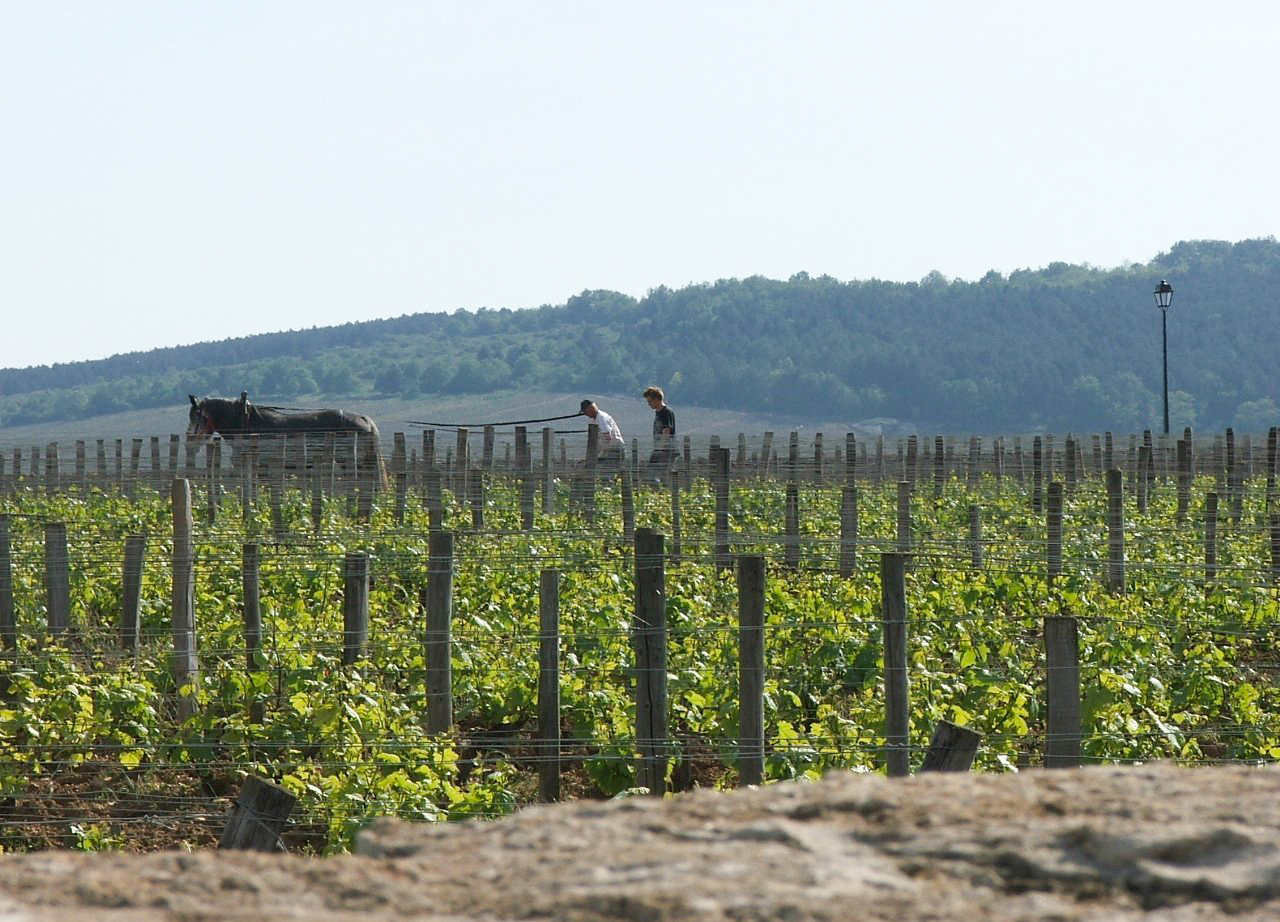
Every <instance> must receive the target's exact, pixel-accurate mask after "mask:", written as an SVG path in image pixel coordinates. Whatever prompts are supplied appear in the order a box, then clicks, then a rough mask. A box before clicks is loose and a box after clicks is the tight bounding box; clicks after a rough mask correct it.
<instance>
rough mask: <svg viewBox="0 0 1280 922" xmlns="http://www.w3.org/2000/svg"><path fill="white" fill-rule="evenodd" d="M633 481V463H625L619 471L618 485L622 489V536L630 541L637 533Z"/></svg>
mask: <svg viewBox="0 0 1280 922" xmlns="http://www.w3.org/2000/svg"><path fill="white" fill-rule="evenodd" d="M632 483H633V481H632V479H631V465H629V464H624V465H622V469H621V470H619V471H618V486H619V487H620V489H621V490H622V537H623V539H624V540H625V541H627V542H628V543H630V542H631V541H632V539H634V538H635V534H636V501H635V495H634V492H633V490H632Z"/></svg>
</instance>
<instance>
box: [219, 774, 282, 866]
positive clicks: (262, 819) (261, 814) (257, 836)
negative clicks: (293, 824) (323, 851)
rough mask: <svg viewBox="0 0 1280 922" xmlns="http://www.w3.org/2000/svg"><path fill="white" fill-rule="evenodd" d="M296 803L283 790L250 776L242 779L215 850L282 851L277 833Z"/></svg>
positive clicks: (280, 830) (278, 833)
mask: <svg viewBox="0 0 1280 922" xmlns="http://www.w3.org/2000/svg"><path fill="white" fill-rule="evenodd" d="M296 803H297V798H296V797H294V796H293V795H292V794H290V793H289V792H288V791H286V790H285V789H284V788H281V787H277V786H276V785H274V784H270V783H269V782H266V781H263V780H262V779H260V778H255V777H253V776H250V777H248V778H246V779H245V780H244V784H243V785H242V786H241V788H240V793H239V795H237V797H236V801H235V803H234V804H233V805H232V807H231V815H230V816H229V817H228V818H227V825H226V826H224V827H223V828H222V836H221V837H220V838H219V839H218V848H219V849H224V848H225V849H243V850H247V851H256V852H276V851H285V847H284V843H283V842H282V841H281V839H280V833H281V832H282V831H283V830H284V827H285V824H286V823H287V822H288V821H289V814H290V813H292V812H293V807H294V805H295V804H296Z"/></svg>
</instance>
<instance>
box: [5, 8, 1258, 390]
mask: <svg viewBox="0 0 1280 922" xmlns="http://www.w3.org/2000/svg"><path fill="white" fill-rule="evenodd" d="M1277 36H1280V3H1275V2H1271V0H1257V2H1247V0H1232V2H1208V0H1198V2H1187V0H1157V2H1144V0H1106V2H1092V0H1081V2H1050V0H1045V2H1037V3H1028V2H1024V0H1003V2H995V0H964V2H958V0H947V2H944V0H937V2H928V0H895V2H893V3H887V2H885V0H865V2H864V0H832V2H827V0H785V2H760V0H727V2H722V0H680V2H670V0H646V2H645V3H643V4H641V3H626V2H621V0H615V2H599V0H596V2H587V0H521V2H515V0H506V2H495V0H458V2H449V3H443V2H434V0H417V2H397V0H377V2H362V3H352V2H342V3H338V2H325V0H305V2H301V0H275V2H272V0H251V2H248V0H218V2H183V3H174V2H172V0H166V2H147V0H136V2H129V0H109V2H103V0H81V2H65V0H0V125H2V126H3V130H0V303H3V316H4V332H3V335H2V336H0V368H16V367H26V366H30V365H43V364H54V363H61V362H72V361H79V360H84V359H93V358H104V357H107V356H111V355H116V354H120V353H127V352H132V351H138V350H146V349H152V348H157V347H164V346H177V345H185V344H189V343H195V342H209V341H217V340H223V339H227V338H231V337H237V336H247V335H252V334H255V333H269V332H279V331H284V330H298V329H309V328H312V327H321V326H330V325H334V324H342V323H347V322H351V321H360V320H369V319H376V318H385V317H397V316H401V315H404V314H413V313H419V312H422V311H452V310H455V309H459V308H465V309H467V310H476V309H478V308H481V307H489V308H495V309H496V308H504V307H505V308H511V309H521V308H529V307H537V306H539V305H542V304H562V303H564V302H565V301H566V300H567V299H568V298H569V297H570V296H572V295H575V294H578V293H580V292H582V291H584V290H587V289H609V290H613V291H620V292H624V293H626V294H629V295H633V296H635V297H637V298H639V297H643V296H644V295H645V294H646V292H648V291H650V290H652V289H654V288H656V287H659V286H664V285H665V286H667V287H670V288H680V287H683V286H685V285H688V284H696V283H702V282H714V281H716V280H717V279H722V278H745V277H747V276H753V275H762V276H766V277H768V278H782V279H785V278H789V277H790V276H792V275H794V274H795V273H797V272H802V271H803V272H808V273H809V274H810V275H815V276H816V275H830V276H833V277H835V278H837V279H840V280H852V279H870V278H879V279H888V280H895V281H913V280H918V279H920V278H922V277H923V276H925V275H927V274H928V273H930V272H932V271H937V272H941V273H942V274H943V275H945V276H948V277H950V278H960V279H967V280H972V279H978V278H981V277H982V276H983V275H985V274H986V273H987V272H988V271H990V270H996V271H998V272H1001V273H1005V274H1007V273H1009V272H1011V271H1014V270H1017V269H1027V268H1030V269H1035V268H1040V267H1042V266H1045V265H1048V264H1049V263H1051V262H1056V261H1064V262H1069V263H1088V264H1091V265H1094V266H1099V267H1103V268H1112V267H1116V266H1121V265H1125V264H1128V263H1132V262H1138V263H1145V262H1147V261H1149V260H1150V259H1152V258H1154V257H1155V256H1157V255H1158V254H1159V253H1161V252H1165V251H1167V250H1168V249H1169V248H1170V247H1171V246H1172V245H1173V244H1175V243H1177V242H1178V241H1180V240H1193V239H1214V240H1231V241H1236V240H1244V239H1250V238H1256V237H1267V236H1272V235H1275V234H1276V233H1277V224H1280V208H1278V206H1280V179H1277V176H1278V174H1280V119H1277V117H1276V99H1277V98H1278V92H1277V91H1280V70H1277V68H1276V65H1275V40H1276V37H1277Z"/></svg>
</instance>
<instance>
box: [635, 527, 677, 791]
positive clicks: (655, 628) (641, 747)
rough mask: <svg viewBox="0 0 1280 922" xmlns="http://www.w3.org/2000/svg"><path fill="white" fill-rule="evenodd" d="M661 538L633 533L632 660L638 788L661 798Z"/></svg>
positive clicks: (663, 696)
mask: <svg viewBox="0 0 1280 922" xmlns="http://www.w3.org/2000/svg"><path fill="white" fill-rule="evenodd" d="M663 544H664V538H663V535H662V534H661V533H659V532H657V531H654V530H653V529H652V528H637V529H636V543H635V563H636V600H635V618H634V622H633V629H632V643H633V644H634V649H635V655H636V685H635V688H636V750H637V753H638V758H637V761H636V785H637V786H638V787H643V788H648V789H649V793H650V794H652V795H654V796H656V797H661V796H662V794H663V793H665V791H666V778H667V752H668V739H667V604H666V571H665V567H664V563H663V553H664V548H663Z"/></svg>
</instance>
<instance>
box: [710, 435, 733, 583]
mask: <svg viewBox="0 0 1280 922" xmlns="http://www.w3.org/2000/svg"><path fill="white" fill-rule="evenodd" d="M712 461H713V463H714V468H713V470H712V477H713V478H714V480H715V493H716V508H715V532H716V533H715V561H716V569H717V570H719V571H724V570H728V569H729V568H730V567H732V566H733V560H732V558H731V557H730V556H729V449H727V448H717V449H716V450H715V456H714V457H713V458H712Z"/></svg>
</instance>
